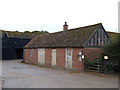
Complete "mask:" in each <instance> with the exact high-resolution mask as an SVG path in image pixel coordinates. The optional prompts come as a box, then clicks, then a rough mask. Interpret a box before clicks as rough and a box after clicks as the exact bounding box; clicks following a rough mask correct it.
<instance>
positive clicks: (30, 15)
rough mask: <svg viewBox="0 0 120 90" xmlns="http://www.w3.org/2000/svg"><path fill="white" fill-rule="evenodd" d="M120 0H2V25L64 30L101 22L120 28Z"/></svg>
mask: <svg viewBox="0 0 120 90" xmlns="http://www.w3.org/2000/svg"><path fill="white" fill-rule="evenodd" d="M118 1H119V0H0V29H3V30H12V31H16V30H18V31H26V30H27V31H28V30H29V31H34V30H46V31H48V32H57V31H61V30H63V24H64V22H65V21H67V23H68V27H69V29H71V28H77V27H82V26H86V25H92V24H96V23H102V24H103V26H104V28H105V29H106V30H107V31H112V32H117V30H118Z"/></svg>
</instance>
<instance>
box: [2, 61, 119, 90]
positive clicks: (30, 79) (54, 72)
mask: <svg viewBox="0 0 120 90" xmlns="http://www.w3.org/2000/svg"><path fill="white" fill-rule="evenodd" d="M1 80H2V87H3V88H118V76H117V75H101V74H95V73H88V72H70V71H67V70H58V69H52V68H44V67H39V66H37V65H29V64H24V63H20V60H9V61H2V76H0V83H1Z"/></svg>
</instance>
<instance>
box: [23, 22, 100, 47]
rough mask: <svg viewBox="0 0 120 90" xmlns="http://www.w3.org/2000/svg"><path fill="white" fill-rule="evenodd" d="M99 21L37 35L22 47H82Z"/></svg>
mask: <svg viewBox="0 0 120 90" xmlns="http://www.w3.org/2000/svg"><path fill="white" fill-rule="evenodd" d="M100 25H102V24H101V23H98V24H94V25H89V26H85V27H79V28H74V29H69V30H66V31H61V32H56V33H49V34H44V35H38V36H36V37H34V38H33V39H32V40H31V41H30V42H29V43H28V44H27V45H26V46H25V47H24V48H57V47H82V46H84V45H85V43H86V42H87V40H88V39H89V38H90V37H91V35H92V34H93V33H94V32H95V31H96V30H97V28H98V27H99V26H100Z"/></svg>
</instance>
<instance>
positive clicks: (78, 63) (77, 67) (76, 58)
mask: <svg viewBox="0 0 120 90" xmlns="http://www.w3.org/2000/svg"><path fill="white" fill-rule="evenodd" d="M81 50H82V48H74V49H73V58H72V59H73V61H72V68H73V70H80V71H83V70H84V64H83V61H79V56H78V54H79V52H80V51H81Z"/></svg>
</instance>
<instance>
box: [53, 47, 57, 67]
mask: <svg viewBox="0 0 120 90" xmlns="http://www.w3.org/2000/svg"><path fill="white" fill-rule="evenodd" d="M52 66H53V67H56V49H52Z"/></svg>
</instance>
